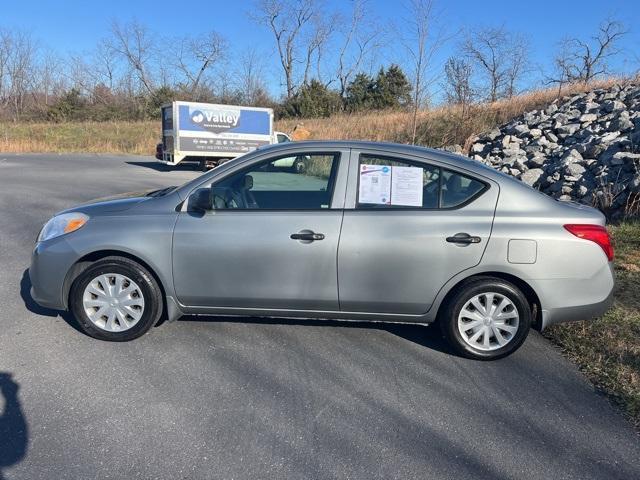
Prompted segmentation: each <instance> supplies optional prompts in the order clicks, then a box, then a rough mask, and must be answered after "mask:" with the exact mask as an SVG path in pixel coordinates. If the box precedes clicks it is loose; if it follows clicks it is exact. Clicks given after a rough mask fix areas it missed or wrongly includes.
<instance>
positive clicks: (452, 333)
mask: <svg viewBox="0 0 640 480" xmlns="http://www.w3.org/2000/svg"><path fill="white" fill-rule="evenodd" d="M489 292H494V293H498V294H500V295H502V296H504V297H507V298H508V299H509V300H510V301H511V302H512V304H513V306H514V307H515V308H516V309H517V313H518V317H519V318H518V327H517V331H516V332H515V333H514V334H513V336H512V337H511V339H510V340H509V341H508V343H507V344H506V345H504V346H503V347H500V348H497V349H495V350H481V349H478V348H474V347H473V346H471V345H470V344H469V343H467V342H466V341H465V340H464V339H463V337H462V334H461V333H460V331H459V329H458V316H459V314H460V311H461V310H462V309H463V308H464V306H465V304H466V303H467V302H468V301H469V300H470V299H472V298H473V297H474V296H476V295H480V294H482V293H489ZM438 322H439V324H440V328H441V330H442V334H443V336H444V338H445V339H446V340H447V342H448V343H449V345H450V346H451V347H452V348H453V349H454V350H455V352H456V353H458V354H459V355H461V356H463V357H466V358H472V359H475V360H496V359H499V358H503V357H506V356H507V355H510V354H512V353H513V352H515V351H516V350H517V349H518V348H520V346H521V345H522V344H523V343H524V341H525V339H526V338H527V335H528V334H529V329H530V327H531V308H530V306H529V302H528V301H527V299H526V297H525V296H524V295H523V293H522V292H521V291H520V290H519V289H518V288H517V287H516V286H515V285H513V284H512V283H510V282H507V281H505V280H502V279H501V278H496V277H488V276H487V277H476V278H474V279H472V280H470V281H468V282H466V283H464V284H463V285H461V286H460V287H459V288H458V289H457V290H456V292H455V293H454V294H453V295H452V296H451V297H450V298H449V300H448V302H447V304H446V305H444V308H443V310H442V314H441V315H440V318H439V319H438ZM493 338H494V340H495V337H493Z"/></svg>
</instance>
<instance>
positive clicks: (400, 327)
mask: <svg viewBox="0 0 640 480" xmlns="http://www.w3.org/2000/svg"><path fill="white" fill-rule="evenodd" d="M178 321H179V322H233V323H243V324H251V323H253V324H261V325H302V326H313V327H333V328H337V327H340V328H364V329H367V330H381V331H385V332H389V333H392V334H394V335H396V336H398V337H400V338H404V339H405V340H409V341H410V342H413V343H415V344H418V345H420V346H422V347H425V348H429V349H431V350H435V351H437V352H442V353H446V354H449V355H455V353H454V351H453V350H451V349H450V348H449V346H448V345H447V343H446V342H445V340H444V338H442V335H441V334H440V329H439V328H438V326H437V325H433V326H426V325H418V324H409V323H386V322H365V321H351V320H348V321H347V320H305V319H297V318H272V317H224V316H205V315H202V316H200V315H197V316H196V315H185V316H184V317H181V318H180V320H178Z"/></svg>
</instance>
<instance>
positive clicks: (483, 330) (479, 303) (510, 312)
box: [458, 292, 520, 351]
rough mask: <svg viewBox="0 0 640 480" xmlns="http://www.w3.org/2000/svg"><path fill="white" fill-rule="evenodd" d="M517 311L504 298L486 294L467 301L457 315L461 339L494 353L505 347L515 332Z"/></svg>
mask: <svg viewBox="0 0 640 480" xmlns="http://www.w3.org/2000/svg"><path fill="white" fill-rule="evenodd" d="M519 323H520V317H519V315H518V309H517V308H516V306H515V305H514V304H513V302H512V301H511V300H509V299H508V298H507V297H505V296H504V295H501V294H500V293H495V292H487V293H481V294H479V295H476V296H475V297H473V298H471V299H470V300H469V301H468V302H467V303H465V305H464V307H462V310H461V311H460V315H458V331H459V332H460V335H462V339H463V340H464V341H465V342H466V343H467V344H469V345H470V346H472V347H473V348H476V349H478V350H484V351H490V350H497V349H498V348H502V347H504V346H505V345H506V344H508V343H509V342H510V341H511V340H513V337H514V336H515V334H516V332H517V331H518V325H519Z"/></svg>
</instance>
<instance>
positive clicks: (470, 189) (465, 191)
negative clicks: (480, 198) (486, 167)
mask: <svg viewBox="0 0 640 480" xmlns="http://www.w3.org/2000/svg"><path fill="white" fill-rule="evenodd" d="M484 188H485V184H484V183H482V182H479V181H478V180H474V179H473V178H471V177H467V176H466V175H461V174H460V173H457V172H452V171H451V170H446V169H443V170H442V188H441V189H440V208H453V207H457V206H458V205H462V204H463V203H465V202H467V201H468V200H470V199H472V198H473V197H475V196H476V195H478V194H479V193H480V192H481V191H482V190H484Z"/></svg>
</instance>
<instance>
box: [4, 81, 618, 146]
mask: <svg viewBox="0 0 640 480" xmlns="http://www.w3.org/2000/svg"><path fill="white" fill-rule="evenodd" d="M612 83H614V80H607V81H604V82H599V83H596V84H591V85H589V86H588V87H585V86H582V85H578V86H573V87H571V88H568V89H565V90H563V92H562V95H569V94H572V93H576V92H578V91H584V90H588V89H591V88H597V87H600V86H609V85H611V84H612ZM557 94H558V91H557V89H549V90H540V91H535V92H531V93H527V94H524V95H520V96H517V97H514V98H511V99H507V100H501V101H498V102H494V103H488V104H479V105H474V106H472V107H470V109H468V110H466V111H464V112H463V110H462V108H460V107H455V106H454V107H439V108H435V109H432V110H424V111H421V112H419V126H418V138H417V142H416V143H418V144H420V145H426V146H431V147H442V146H445V145H451V144H455V143H458V144H461V145H464V144H465V142H466V141H467V139H468V138H469V137H470V136H472V135H476V134H478V133H481V132H483V131H486V130H489V129H491V128H493V127H495V126H497V125H500V124H502V123H505V122H507V121H509V120H510V119H512V118H513V117H515V116H517V115H520V114H521V113H523V112H526V111H530V110H535V109H539V108H543V107H544V106H545V105H548V104H549V103H551V102H552V101H553V100H554V99H555V98H556V97H557ZM300 123H301V124H303V125H304V127H305V129H307V130H309V132H310V137H309V138H312V139H357V140H377V141H389V142H399V143H406V142H409V141H410V134H409V132H410V130H411V128H410V126H411V115H410V114H409V113H407V112H404V111H375V112H368V113H358V114H339V115H335V116H333V117H329V118H314V119H288V120H280V121H277V122H276V129H277V130H280V131H283V132H291V131H292V130H293V129H294V127H295V126H296V125H298V124H300ZM159 137H160V119H158V121H144V122H82V123H65V122H62V123H0V152H57V153H64V152H90V153H128V154H138V155H152V154H153V153H154V152H155V145H156V143H157V142H158V141H159Z"/></svg>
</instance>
